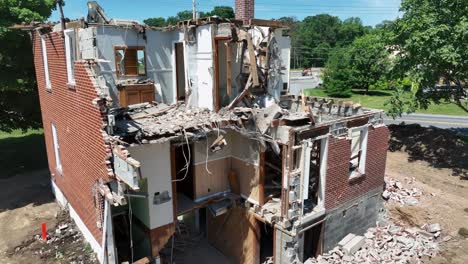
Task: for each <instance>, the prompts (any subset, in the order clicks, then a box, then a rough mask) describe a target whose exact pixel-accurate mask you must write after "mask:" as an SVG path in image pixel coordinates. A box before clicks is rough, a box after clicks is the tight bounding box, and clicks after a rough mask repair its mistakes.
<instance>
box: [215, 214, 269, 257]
mask: <svg viewBox="0 0 468 264" xmlns="http://www.w3.org/2000/svg"><path fill="white" fill-rule="evenodd" d="M259 228H260V227H259V225H258V222H257V220H256V219H255V218H254V217H253V216H251V215H249V214H248V211H247V209H246V208H243V207H236V208H232V209H230V210H229V211H228V212H227V213H225V214H223V215H220V216H218V217H213V215H212V214H211V213H209V212H208V213H207V236H208V241H209V242H210V244H211V245H213V246H214V247H216V248H217V249H218V250H219V251H221V253H223V254H224V255H225V256H226V257H227V258H229V259H230V261H231V263H239V264H243V263H259V262H260V230H259Z"/></svg>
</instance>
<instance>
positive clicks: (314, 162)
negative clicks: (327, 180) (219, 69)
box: [304, 140, 321, 214]
mask: <svg viewBox="0 0 468 264" xmlns="http://www.w3.org/2000/svg"><path fill="white" fill-rule="evenodd" d="M320 153H321V140H315V141H313V142H312V150H311V153H310V170H309V183H308V188H309V190H308V198H307V199H305V200H304V214H307V213H310V212H312V210H313V209H314V208H315V206H317V203H318V188H319V181H320V159H321V157H320Z"/></svg>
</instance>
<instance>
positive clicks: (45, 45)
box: [40, 35, 52, 90]
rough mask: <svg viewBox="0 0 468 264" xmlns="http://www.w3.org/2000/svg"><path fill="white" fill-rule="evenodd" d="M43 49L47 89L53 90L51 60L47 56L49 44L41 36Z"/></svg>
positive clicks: (43, 36)
mask: <svg viewBox="0 0 468 264" xmlns="http://www.w3.org/2000/svg"><path fill="white" fill-rule="evenodd" d="M40 38H41V49H42V65H43V66H44V77H45V87H46V89H47V90H52V82H51V81H50V71H49V59H48V56H47V44H46V40H45V35H40Z"/></svg>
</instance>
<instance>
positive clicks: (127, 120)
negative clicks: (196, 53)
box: [114, 103, 252, 137]
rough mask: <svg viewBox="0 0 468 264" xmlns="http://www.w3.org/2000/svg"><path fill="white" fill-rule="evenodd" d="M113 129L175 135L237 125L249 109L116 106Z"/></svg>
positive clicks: (120, 131) (247, 113) (149, 135)
mask: <svg viewBox="0 0 468 264" xmlns="http://www.w3.org/2000/svg"><path fill="white" fill-rule="evenodd" d="M118 111H123V112H120V113H119V112H118ZM118 111H117V112H116V113H114V114H116V116H119V118H118V120H117V122H116V127H115V132H116V133H123V134H134V133H137V132H139V131H141V132H142V133H143V135H144V136H145V137H153V136H158V135H165V136H167V135H177V134H181V133H182V132H184V131H186V132H187V131H188V132H189V133H190V132H193V131H205V132H208V131H210V130H212V129H213V128H220V127H223V126H225V125H226V124H230V123H231V124H237V125H238V124H241V123H242V122H244V121H246V120H248V119H249V114H250V112H251V111H252V110H251V109H244V108H236V109H233V110H232V111H219V112H213V111H210V110H208V109H205V108H195V107H188V106H186V105H184V104H181V105H165V104H157V105H153V104H149V103H144V104H140V105H133V106H131V108H130V107H129V109H123V110H122V109H119V110H118Z"/></svg>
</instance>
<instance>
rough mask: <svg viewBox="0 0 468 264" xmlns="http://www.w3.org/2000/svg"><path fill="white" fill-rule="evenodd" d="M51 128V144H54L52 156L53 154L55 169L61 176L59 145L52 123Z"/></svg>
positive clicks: (55, 129) (55, 128)
mask: <svg viewBox="0 0 468 264" xmlns="http://www.w3.org/2000/svg"><path fill="white" fill-rule="evenodd" d="M51 127H52V142H53V144H54V154H55V169H56V170H57V171H58V172H59V173H60V175H63V174H62V159H61V156H60V144H59V140H58V133H57V127H56V126H55V124H54V123H51Z"/></svg>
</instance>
